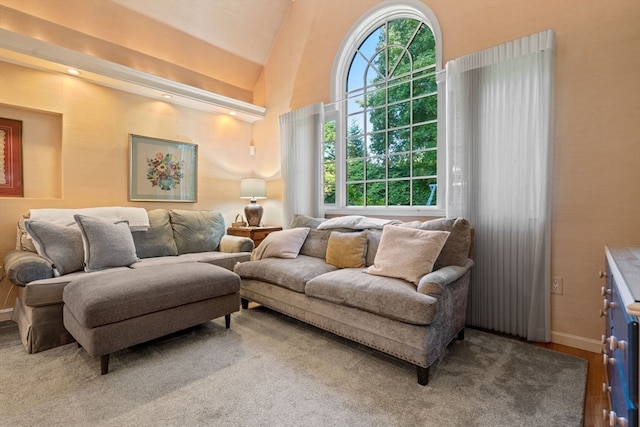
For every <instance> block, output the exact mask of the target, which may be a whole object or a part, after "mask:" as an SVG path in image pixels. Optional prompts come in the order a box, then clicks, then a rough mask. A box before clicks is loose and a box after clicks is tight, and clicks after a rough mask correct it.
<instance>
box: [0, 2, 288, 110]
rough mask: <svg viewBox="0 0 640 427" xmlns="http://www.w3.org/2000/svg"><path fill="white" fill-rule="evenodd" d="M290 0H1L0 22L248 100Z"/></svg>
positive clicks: (34, 35)
mask: <svg viewBox="0 0 640 427" xmlns="http://www.w3.org/2000/svg"><path fill="white" fill-rule="evenodd" d="M292 1H293V0H0V29H2V30H7V31H9V32H11V33H15V34H19V35H21V36H27V37H29V38H31V39H34V40H37V41H38V42H45V43H49V44H50V45H53V46H55V47H61V48H65V49H70V50H72V51H74V52H81V53H82V54H86V55H89V56H92V57H96V58H100V59H103V60H107V61H110V62H112V63H115V64H119V65H122V66H125V67H130V68H132V69H135V70H138V71H142V72H145V73H149V74H152V75H155V76H158V77H161V78H166V79H169V80H172V81H176V82H179V83H182V84H186V85H189V86H192V87H195V88H198V89H202V90H205V91H209V92H213V93H216V94H219V95H222V96H225V97H230V98H233V99H237V100H240V101H243V102H248V103H251V102H253V90H254V89H255V85H256V82H257V81H258V79H259V78H260V75H261V73H262V71H263V69H264V65H265V64H266V62H267V59H268V57H269V53H270V52H271V49H272V46H273V44H274V43H275V40H276V38H277V36H278V32H279V30H280V27H281V25H282V23H283V21H284V19H285V18H286V16H287V13H288V11H289V8H290V7H291V4H292ZM0 42H2V40H0ZM23 53H24V52H23ZM33 53H34V54H35V53H37V52H33ZM68 65H72V64H68Z"/></svg>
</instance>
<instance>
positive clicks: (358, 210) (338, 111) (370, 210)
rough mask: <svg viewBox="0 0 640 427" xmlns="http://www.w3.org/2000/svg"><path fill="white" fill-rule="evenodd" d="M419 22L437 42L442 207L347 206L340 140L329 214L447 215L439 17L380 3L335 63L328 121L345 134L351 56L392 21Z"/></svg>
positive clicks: (414, 4)
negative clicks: (366, 40) (333, 196)
mask: <svg viewBox="0 0 640 427" xmlns="http://www.w3.org/2000/svg"><path fill="white" fill-rule="evenodd" d="M399 18H409V19H417V20H419V21H422V22H424V23H425V24H426V25H428V26H429V28H430V29H431V31H432V32H433V36H434V39H435V43H436V81H437V83H438V175H437V176H438V178H437V179H438V205H437V206H385V207H378V206H366V207H363V206H347V204H346V194H345V185H344V180H345V177H346V166H345V161H344V159H345V156H346V147H345V146H344V144H341V143H339V139H338V138H337V137H336V204H335V205H325V213H327V214H339V215H356V214H357V215H371V216H425V215H428V216H444V215H445V199H446V185H445V184H446V173H445V169H446V157H445V156H446V147H445V140H446V139H445V128H446V127H445V125H444V117H445V94H446V88H445V78H444V77H445V76H444V71H443V69H442V32H441V31H440V24H439V23H438V20H437V19H436V16H435V14H434V13H433V12H432V11H431V9H429V8H428V7H427V6H426V5H425V4H424V3H422V2H420V1H419V0H388V1H385V2H383V3H380V4H379V5H378V6H376V7H374V8H373V9H371V10H370V11H369V12H367V13H366V14H365V15H363V16H362V17H361V18H360V19H359V20H358V22H356V23H355V24H354V26H353V27H352V28H351V30H350V31H349V32H348V33H347V36H346V37H345V39H344V40H343V41H342V44H341V45H340V48H339V49H338V52H337V54H336V59H335V61H334V63H333V71H332V73H331V78H332V82H333V84H332V93H331V99H332V101H333V102H332V103H331V104H328V105H327V106H326V108H325V120H327V121H328V120H332V119H335V121H336V136H337V135H343V134H344V129H345V126H346V124H345V123H344V121H345V114H344V113H343V112H342V111H344V110H343V109H344V108H346V107H345V106H346V100H343V99H342V97H343V96H344V94H345V92H346V81H347V73H348V71H349V64H350V63H351V58H352V56H351V53H352V52H355V50H356V49H357V48H358V47H359V46H360V44H361V43H362V42H363V41H364V40H365V39H366V38H367V37H368V36H369V35H370V33H371V31H373V30H374V29H375V28H377V27H379V26H380V25H382V24H384V22H385V21H387V20H390V19H399Z"/></svg>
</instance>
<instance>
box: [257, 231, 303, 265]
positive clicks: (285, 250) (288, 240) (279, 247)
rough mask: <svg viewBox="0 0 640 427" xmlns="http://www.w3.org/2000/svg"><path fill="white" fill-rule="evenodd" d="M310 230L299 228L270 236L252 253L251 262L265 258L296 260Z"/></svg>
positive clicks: (277, 232)
mask: <svg viewBox="0 0 640 427" xmlns="http://www.w3.org/2000/svg"><path fill="white" fill-rule="evenodd" d="M308 234H309V228H307V227H299V228H291V229H289V230H282V231H276V232H275V233H271V234H269V235H268V236H267V237H266V238H265V239H264V240H263V241H262V243H260V246H258V247H257V248H255V249H254V251H253V252H252V253H251V260H252V261H255V260H258V259H263V258H296V257H297V256H298V253H300V248H301V247H302V245H303V243H304V240H305V239H306V238H307V235H308Z"/></svg>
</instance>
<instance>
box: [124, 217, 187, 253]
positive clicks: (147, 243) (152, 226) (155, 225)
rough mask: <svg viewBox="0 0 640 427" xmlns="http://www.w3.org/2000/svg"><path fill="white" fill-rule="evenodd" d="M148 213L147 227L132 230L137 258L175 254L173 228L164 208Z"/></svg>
mask: <svg viewBox="0 0 640 427" xmlns="http://www.w3.org/2000/svg"><path fill="white" fill-rule="evenodd" d="M147 214H148V215H149V229H148V230H147V231H134V232H132V233H131V234H132V235H133V241H134V243H135V245H136V254H137V255H138V257H139V258H153V257H161V256H176V255H178V249H177V248H176V242H175V241H174V240H173V229H172V228H171V221H169V212H168V211H167V210H166V209H153V210H150V211H149V212H147Z"/></svg>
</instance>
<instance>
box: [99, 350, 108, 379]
mask: <svg viewBox="0 0 640 427" xmlns="http://www.w3.org/2000/svg"><path fill="white" fill-rule="evenodd" d="M100 373H101V374H102V375H106V374H108V373H109V355H108V354H103V355H102V356H100Z"/></svg>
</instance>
